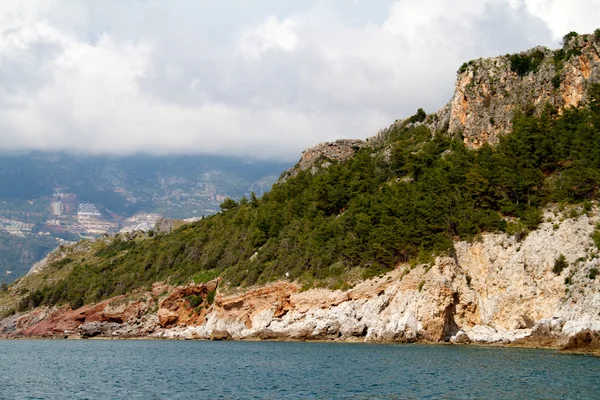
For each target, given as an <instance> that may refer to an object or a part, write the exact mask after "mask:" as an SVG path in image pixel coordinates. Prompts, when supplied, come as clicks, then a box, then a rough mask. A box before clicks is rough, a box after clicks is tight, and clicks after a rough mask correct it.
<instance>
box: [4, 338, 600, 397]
mask: <svg viewBox="0 0 600 400" xmlns="http://www.w3.org/2000/svg"><path fill="white" fill-rule="evenodd" d="M0 399H478V400H480V399H483V400H493V399H544V400H549V399H561V400H562V399H600V358H595V357H589V356H581V355H565V354H558V353H556V352H555V351H551V350H533V349H517V348H494V347H476V346H460V345H430V346H428V345H416V344H410V345H392V344H385V345H384V344H363V343H360V344H359V343H300V342H296V343H295V342H210V341H150V340H140V341H135V340H6V341H0Z"/></svg>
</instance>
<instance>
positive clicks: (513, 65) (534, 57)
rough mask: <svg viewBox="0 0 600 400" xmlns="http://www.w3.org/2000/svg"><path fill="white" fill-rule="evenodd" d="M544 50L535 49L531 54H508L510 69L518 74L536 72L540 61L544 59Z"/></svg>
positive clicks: (523, 74)
mask: <svg viewBox="0 0 600 400" xmlns="http://www.w3.org/2000/svg"><path fill="white" fill-rule="evenodd" d="M544 57H545V55H544V52H543V51H541V50H535V51H533V52H532V53H531V54H512V55H509V56H508V60H509V61H510V69H511V71H513V72H516V73H517V74H518V75H519V76H525V75H527V74H528V73H530V72H537V70H538V69H539V68H540V65H541V63H542V61H544Z"/></svg>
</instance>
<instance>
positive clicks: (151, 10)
mask: <svg viewBox="0 0 600 400" xmlns="http://www.w3.org/2000/svg"><path fill="white" fill-rule="evenodd" d="M74 4H75V5H74ZM242 4H244V5H246V3H245V2H239V4H238V5H240V10H241V11H239V12H238V13H237V14H236V13H235V11H231V10H230V9H228V8H227V7H225V6H224V5H222V4H221V3H212V2H211V3H204V2H198V3H191V2H183V1H181V2H180V1H173V2H168V3H167V2H150V3H146V2H134V1H132V2H127V3H123V2H118V1H106V2H102V3H98V2H94V1H90V2H87V3H84V2H80V3H73V2H68V1H66V0H64V1H60V0H52V1H48V2H43V1H38V2H34V1H31V2H20V1H8V0H7V1H6V2H2V4H1V5H0V148H1V149H3V150H9V149H71V150H80V151H89V152H108V153H128V152H137V151H148V152H156V153H194V152H209V153H220V154H237V155H253V156H256V157H261V158H285V159H288V160H290V159H295V158H297V157H298V156H299V154H300V152H301V150H302V149H304V148H305V147H308V146H312V145H314V144H316V143H318V142H321V141H325V140H333V139H336V138H343V137H363V138H364V137H367V136H370V135H373V134H375V133H376V132H377V130H378V129H380V128H382V127H384V126H387V125H389V124H390V123H391V122H392V121H393V120H395V119H396V118H401V117H406V116H409V115H411V114H412V113H414V111H415V110H416V109H417V108H418V107H424V108H425V109H426V110H427V111H430V112H433V111H435V110H436V109H437V108H439V107H441V106H442V105H443V104H444V103H445V102H446V101H447V100H449V98H450V96H451V92H452V88H453V83H454V78H455V71H456V69H457V68H458V66H459V65H460V64H461V63H462V62H463V61H466V60H468V59H471V58H475V57H479V56H493V55H496V54H504V53H506V52H513V51H519V50H524V49H526V48H529V47H531V46H534V45H537V44H545V45H552V44H555V43H556V42H557V37H560V36H562V35H563V34H564V33H566V32H565V31H564V30H565V29H563V28H568V29H566V30H567V31H569V30H577V31H579V32H582V33H583V32H585V31H591V30H593V26H590V25H591V24H592V22H593V21H595V20H599V19H598V10H600V7H599V5H600V1H597V0H595V1H589V0H588V1H585V2H582V4H581V10H582V11H581V12H578V11H577V12H567V9H566V8H565V7H566V6H565V5H566V4H567V3H566V2H563V1H561V0H554V1H543V0H525V1H523V0H506V1H503V0H481V1H475V0H457V1H453V2H447V1H444V0H424V1H422V2H410V1H407V0H402V1H387V2H386V1H383V0H379V1H372V2H368V3H367V2H354V3H343V4H341V3H337V2H334V1H325V0H313V1H311V2H303V3H302V5H300V3H298V4H295V6H294V7H291V6H289V4H288V3H286V4H288V8H285V9H282V8H278V7H282V6H281V3H279V2H275V1H274V0H273V1H271V0H261V1H257V3H256V4H257V6H256V8H257V10H254V11H253V12H252V13H250V12H246V11H247V10H246V11H245V10H244V9H242V8H241V5H242ZM590 4H592V6H590ZM258 5H260V7H258ZM593 6H595V8H594V7H593ZM365 10H367V11H368V13H367V12H366V11H365ZM561 13H562V14H563V15H564V16H565V18H564V20H563V19H561V18H559V16H560V15H561ZM565 21H566V22H565ZM557 32H560V33H558V34H557Z"/></svg>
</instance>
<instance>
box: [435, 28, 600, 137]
mask: <svg viewBox="0 0 600 400" xmlns="http://www.w3.org/2000/svg"><path fill="white" fill-rule="evenodd" d="M519 62H521V63H525V66H527V65H529V66H530V67H529V69H530V70H528V69H527V68H524V67H522V66H521V68H522V69H521V70H518V69H517V70H516V71H515V70H513V69H515V68H514V65H515V64H517V63H519ZM527 63H528V64H527ZM511 65H512V67H513V68H511ZM517 66H518V64H517ZM598 82H600V41H599V40H598V38H596V37H595V36H594V35H582V36H578V37H574V38H571V39H570V40H569V41H568V42H567V43H566V44H565V46H564V48H563V49H560V50H557V51H551V50H549V49H547V48H544V47H537V48H534V49H531V50H529V51H527V52H524V53H521V54H520V55H513V56H509V55H506V56H501V57H495V58H486V59H478V60H473V61H471V62H469V63H466V64H465V65H464V66H463V67H462V68H461V70H460V71H459V74H458V78H457V81H456V86H455V90H454V96H453V97H452V100H451V101H450V103H449V107H445V108H444V109H443V110H442V111H440V115H439V117H438V120H444V119H448V121H449V133H450V134H451V135H462V137H463V140H464V142H465V144H466V145H467V146H468V147H473V148H477V147H480V146H482V145H483V144H484V143H489V144H491V145H493V144H496V143H498V141H499V138H500V136H502V135H503V134H505V133H508V132H510V131H511V128H512V119H513V116H514V113H515V111H516V110H523V111H526V112H534V113H539V112H540V111H542V110H543V109H544V107H546V106H547V105H548V104H549V105H550V106H551V107H553V108H554V110H555V111H557V112H559V113H560V112H562V110H564V109H565V108H567V107H576V106H578V105H580V104H581V103H584V102H585V101H587V98H586V89H587V88H588V86H589V85H590V84H591V83H598ZM434 128H437V129H440V128H441V127H440V126H434Z"/></svg>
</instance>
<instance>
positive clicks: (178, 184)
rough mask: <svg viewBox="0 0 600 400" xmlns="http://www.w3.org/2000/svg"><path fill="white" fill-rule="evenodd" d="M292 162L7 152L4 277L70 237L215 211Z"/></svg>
mask: <svg viewBox="0 0 600 400" xmlns="http://www.w3.org/2000/svg"><path fill="white" fill-rule="evenodd" d="M287 166H288V164H285V163H281V162H266V161H257V160H250V159H242V158H234V157H219V156H210V155H196V156H150V155H135V156H126V157H109V156H90V155H74V154H69V153H44V152H34V153H30V154H25V155H17V156H14V155H13V156H9V155H5V156H2V157H0V187H1V188H2V190H1V191H0V281H1V280H2V279H5V278H6V280H12V279H14V278H17V277H19V276H22V275H23V274H25V273H26V272H27V270H28V269H29V268H30V267H31V265H32V264H33V263H35V262H37V261H39V260H40V259H42V258H43V257H44V256H46V254H47V253H48V252H49V251H50V250H52V249H54V248H55V247H57V246H58V244H59V243H64V241H76V240H80V239H81V238H93V237H97V236H99V235H101V234H105V233H115V232H117V231H119V230H121V229H125V230H131V229H138V228H145V229H148V227H152V226H153V225H154V223H155V222H156V220H157V219H159V218H160V217H164V218H172V219H185V218H194V217H196V218H197V217H202V216H205V215H211V214H214V213H216V212H217V211H218V210H219V203H220V202H221V201H223V200H224V199H225V198H227V197H232V198H236V199H237V198H240V197H242V196H249V195H250V193H251V192H252V191H254V192H255V193H257V195H259V196H260V195H262V193H264V192H265V191H267V190H268V189H269V187H270V186H271V184H272V183H273V182H275V181H276V179H277V177H278V175H279V173H280V171H281V169H282V168H285V167H287ZM86 207H87V208H86ZM7 271H11V274H9V275H7V274H6V272H7Z"/></svg>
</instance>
